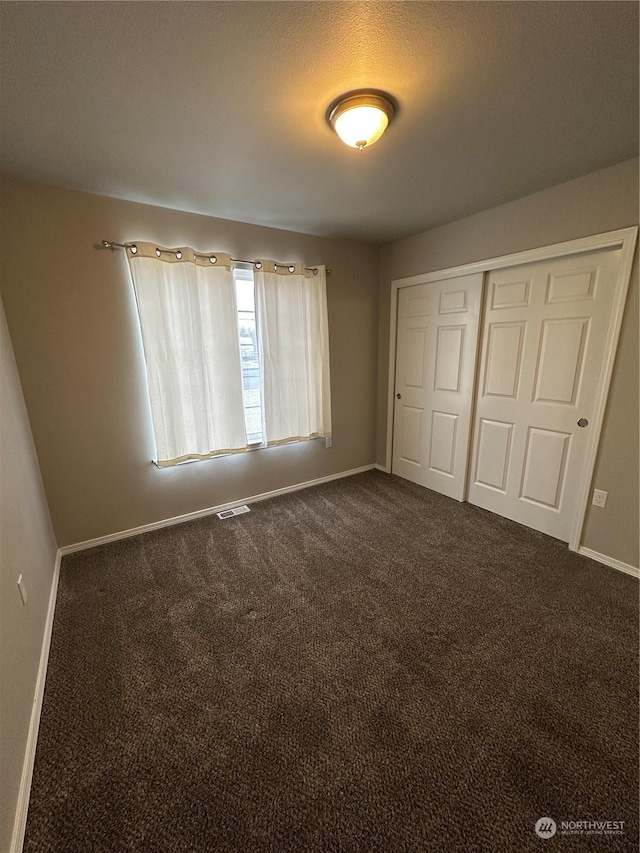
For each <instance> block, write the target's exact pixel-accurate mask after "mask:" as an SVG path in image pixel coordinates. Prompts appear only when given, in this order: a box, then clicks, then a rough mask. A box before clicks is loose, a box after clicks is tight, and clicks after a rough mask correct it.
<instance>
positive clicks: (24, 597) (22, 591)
mask: <svg viewBox="0 0 640 853" xmlns="http://www.w3.org/2000/svg"><path fill="white" fill-rule="evenodd" d="M18 589H19V590H20V598H21V599H22V603H23V604H26V603H27V588H26V586H25V585H24V580H23V579H22V575H20V577H19V578H18Z"/></svg>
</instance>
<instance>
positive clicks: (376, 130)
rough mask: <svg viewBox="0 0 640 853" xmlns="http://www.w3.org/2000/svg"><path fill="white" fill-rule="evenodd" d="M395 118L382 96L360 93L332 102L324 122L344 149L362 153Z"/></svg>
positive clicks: (387, 98) (387, 101)
mask: <svg viewBox="0 0 640 853" xmlns="http://www.w3.org/2000/svg"><path fill="white" fill-rule="evenodd" d="M394 115H395V107H394V106H393V103H392V102H391V99H390V98H389V96H388V95H386V94H385V93H384V92H378V91H374V90H370V91H362V90H360V91H358V92H351V93H349V94H346V95H341V96H340V97H339V98H338V99H337V100H336V101H334V102H333V103H332V104H331V105H330V107H329V109H328V110H327V121H328V122H329V124H330V125H331V127H332V128H333V129H334V130H335V132H336V133H337V134H338V136H339V137H340V139H341V140H342V141H343V142H344V143H345V144H346V145H350V146H351V147H352V148H358V149H359V150H360V151H362V149H363V148H368V147H369V146H370V145H373V143H374V142H377V141H378V139H380V137H381V136H382V134H383V133H384V132H385V130H386V129H387V126H388V124H389V122H390V121H391V119H392V118H393V116H394Z"/></svg>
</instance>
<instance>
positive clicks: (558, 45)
mask: <svg viewBox="0 0 640 853" xmlns="http://www.w3.org/2000/svg"><path fill="white" fill-rule="evenodd" d="M0 22H1V29H0V37H1V45H0V47H1V66H0V68H1V78H0V87H1V88H0V96H1V101H0V107H1V117H2V122H1V129H0V167H1V168H2V169H4V170H6V171H9V172H13V173H15V174H18V175H21V176H23V177H26V178H30V179H33V180H39V181H44V182H47V183H52V184H58V185H61V186H67V187H72V188H76V189H81V190H87V191H90V192H96V193H101V194H105V195H110V196H116V197H119V198H125V199H130V200H134V201H144V202H149V203H152V204H158V205H162V206H165V207H173V208H179V209H182V210H189V211H194V212H199V213H206V214H210V215H213V216H220V217H224V218H227V219H234V220H239V221H243V222H252V223H258V224H263V225H270V226H275V227H279V228H287V229H291V230H295V231H304V232H308V233H312V234H319V235H327V236H344V237H357V238H361V239H365V240H371V241H375V242H386V241H389V240H393V239H396V238H398V237H402V236H406V235H409V234H414V233H417V232H419V231H422V230H424V229H426V228H429V227H433V226H435V225H439V224H442V223H444V222H448V221H451V220H453V219H457V218H459V217H461V216H466V215H468V214H471V213H474V212H476V211H479V210H483V209H486V208H488V207H492V206H494V205H496V204H500V203H503V202H505V201H509V200H511V199H514V198H518V197H520V196H523V195H526V194H528V193H531V192H536V191H538V190H540V189H543V188H545V187H548V186H552V185H554V184H557V183H561V182H563V181H566V180H570V179H572V178H575V177H577V176H579V175H582V174H586V173H588V172H591V171H595V170H596V169H600V168H603V167H605V166H609V165H612V164H614V163H617V162H620V161H622V160H626V159H628V158H631V157H634V156H637V153H638V36H637V33H638V4H637V3H635V2H633V3H626V2H571V3H567V2H525V3H520V2H489V3H484V2H470V3H467V2H437V3H420V2H391V3H386V2H384V3H383V2H381V3H368V2H354V3H352V2H311V3H307V2H304V3H303V2H284V3H280V2H259V3H257V2H230V3H227V2H195V3H182V2H162V3H155V2H144V3H142V2H141V3H138V2H126V3H115V2H106V3H103V2H80V3H66V2H41V3H29V2H15V3H14V2H2V3H1V4H0ZM363 86H371V87H374V88H378V89H383V90H386V91H388V92H390V93H391V94H392V95H393V97H394V98H395V99H396V101H397V103H398V105H399V110H398V113H397V115H396V118H395V120H394V122H393V124H392V125H391V127H390V128H389V130H388V131H387V133H386V134H385V136H384V137H383V138H382V140H381V141H380V142H378V143H377V144H376V145H375V146H373V147H372V148H371V149H369V150H365V151H362V152H359V151H356V150H353V149H349V148H347V147H345V146H344V145H343V144H342V143H341V142H340V141H339V139H338V137H337V136H336V135H335V134H334V133H333V131H332V130H331V129H330V128H329V127H328V126H327V124H326V121H325V111H326V108H327V105H328V104H329V103H330V102H331V101H332V100H333V99H334V98H335V97H336V96H337V95H339V94H341V93H342V92H344V91H348V90H351V89H356V88H360V87H363Z"/></svg>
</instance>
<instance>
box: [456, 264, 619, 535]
mask: <svg viewBox="0 0 640 853" xmlns="http://www.w3.org/2000/svg"><path fill="white" fill-rule="evenodd" d="M620 254H621V252H620V250H619V249H615V250H604V251H597V252H588V253H585V254H582V255H572V256H569V257H564V258H559V259H556V260H553V261H542V262H539V263H534V264H529V265H526V266H518V267H511V268H509V269H503V270H499V271H496V272H490V273H489V275H488V290H487V296H486V303H485V311H484V324H483V334H482V348H481V360H480V374H479V385H478V394H477V406H476V415H475V423H474V447H473V458H472V464H471V478H470V485H469V498H468V499H469V501H470V502H471V503H473V504H476V505H477V506H481V507H484V508H485V509H488V510H491V511H492V512H496V513H499V514H500V515H503V516H506V517H507V518H511V519H513V520H514V521H518V522H520V523H522V524H526V525H527V526H528V527H533V528H535V529H536V530H541V531H542V532H543V533H548V534H549V535H551V536H555V537H556V538H558V539H561V540H563V541H565V542H568V541H569V538H570V532H571V525H572V522H573V520H574V516H575V511H576V499H577V494H578V489H579V483H580V475H581V473H582V470H583V467H584V464H585V459H586V451H587V444H588V439H589V425H588V422H590V421H591V420H592V418H593V414H594V411H595V402H596V394H597V389H598V383H599V377H600V369H601V365H602V361H603V355H604V350H605V345H606V340H607V331H608V327H609V322H610V318H611V310H612V303H613V297H614V291H615V283H616V276H617V271H618V265H619V262H620ZM580 424H581V425H580Z"/></svg>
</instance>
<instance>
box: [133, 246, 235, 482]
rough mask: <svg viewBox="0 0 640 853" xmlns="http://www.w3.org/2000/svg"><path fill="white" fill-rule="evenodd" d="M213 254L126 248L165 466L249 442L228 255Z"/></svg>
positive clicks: (228, 450) (160, 463) (159, 460)
mask: <svg viewBox="0 0 640 853" xmlns="http://www.w3.org/2000/svg"><path fill="white" fill-rule="evenodd" d="M211 257H215V258H216V262H215V263H212V262H211V260H210V257H209V256H207V257H198V256H196V255H195V253H194V251H193V249H189V248H184V249H181V250H178V251H177V252H176V251H172V252H167V251H163V252H161V253H160V256H159V257H158V255H157V249H156V246H155V245H153V244H150V243H137V244H136V253H135V254H133V252H132V250H131V248H130V247H129V248H128V249H127V258H128V260H129V266H130V269H131V275H132V278H133V283H134V287H135V292H136V299H137V303H138V313H139V317H140V326H141V329H142V340H143V344H144V353H145V361H146V365H147V379H148V383H149V397H150V400H151V413H152V418H153V428H154V433H155V440H156V448H157V458H156V460H155V461H156V463H157V464H158V466H160V467H164V466H168V465H176V464H178V463H179V462H184V461H186V460H188V459H206V458H209V457H211V456H217V455H219V454H222V453H234V452H239V451H243V450H246V441H247V440H246V432H245V423H244V408H243V401H242V373H241V361H240V345H239V341H238V315H237V310H236V296H235V287H234V281H233V275H232V272H231V257H230V256H229V255H224V254H217V255H215V256H211Z"/></svg>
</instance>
